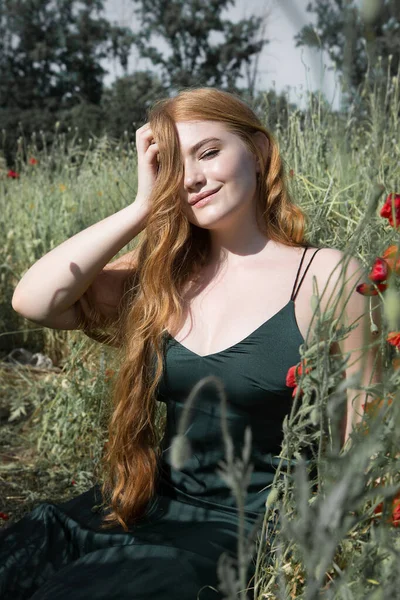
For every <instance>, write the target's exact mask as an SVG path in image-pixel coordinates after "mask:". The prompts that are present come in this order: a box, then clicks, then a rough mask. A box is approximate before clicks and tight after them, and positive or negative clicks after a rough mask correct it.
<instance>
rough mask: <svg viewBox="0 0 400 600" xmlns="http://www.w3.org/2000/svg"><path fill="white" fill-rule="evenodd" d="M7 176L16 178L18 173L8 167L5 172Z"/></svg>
mask: <svg viewBox="0 0 400 600" xmlns="http://www.w3.org/2000/svg"><path fill="white" fill-rule="evenodd" d="M7 177H9V178H10V179H18V177H19V173H16V172H15V171H13V170H12V169H10V170H9V171H8V173H7Z"/></svg>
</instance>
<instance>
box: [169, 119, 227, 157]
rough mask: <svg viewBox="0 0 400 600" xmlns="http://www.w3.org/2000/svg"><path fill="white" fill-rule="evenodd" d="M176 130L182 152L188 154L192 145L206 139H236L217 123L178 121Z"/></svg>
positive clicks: (222, 125)
mask: <svg viewBox="0 0 400 600" xmlns="http://www.w3.org/2000/svg"><path fill="white" fill-rule="evenodd" d="M176 129H177V131H178V136H179V142H180V145H181V148H182V150H183V151H184V152H189V151H190V149H191V147H192V146H193V145H194V144H196V143H197V142H200V141H201V140H203V139H206V138H213V137H215V138H220V139H221V140H226V139H227V138H230V137H232V136H233V137H236V136H235V135H234V134H233V133H231V132H229V131H228V129H227V128H226V126H225V125H224V124H223V123H221V122H219V121H178V122H177V123H176Z"/></svg>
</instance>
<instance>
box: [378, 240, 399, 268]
mask: <svg viewBox="0 0 400 600" xmlns="http://www.w3.org/2000/svg"><path fill="white" fill-rule="evenodd" d="M382 257H383V258H384V260H385V261H386V263H387V264H388V266H389V268H390V269H391V270H392V271H395V273H396V275H400V253H399V247H398V246H396V245H395V244H393V245H392V246H389V247H388V248H386V250H385V251H384V252H383V254H382Z"/></svg>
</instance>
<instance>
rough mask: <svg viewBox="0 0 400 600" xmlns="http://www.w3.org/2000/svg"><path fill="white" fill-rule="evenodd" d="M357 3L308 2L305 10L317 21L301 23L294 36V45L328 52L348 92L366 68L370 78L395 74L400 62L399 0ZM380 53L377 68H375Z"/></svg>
mask: <svg viewBox="0 0 400 600" xmlns="http://www.w3.org/2000/svg"><path fill="white" fill-rule="evenodd" d="M358 4H359V3H357V2H356V1H355V0H313V1H312V2H309V4H308V6H307V11H308V12H309V13H313V14H314V15H315V16H316V24H315V25H310V24H309V25H306V26H304V27H303V28H302V29H301V31H300V32H299V33H298V35H297V36H295V39H296V45H297V46H311V47H316V48H321V49H323V50H325V51H326V52H327V53H328V55H329V57H330V59H331V60H332V62H333V63H334V65H335V67H336V68H337V69H338V71H339V72H340V73H341V74H342V76H343V80H344V83H346V84H347V91H348V92H349V94H350V96H351V95H353V96H354V94H355V92H356V90H357V88H359V86H360V85H361V84H362V83H363V81H364V78H365V75H366V73H367V72H368V69H369V74H370V76H371V79H372V80H374V79H377V78H379V77H380V76H381V75H382V74H383V75H384V76H386V71H387V70H389V72H390V75H391V76H392V77H395V76H397V74H398V69H399V64H400V2H399V1H398V0H375V1H372V0H370V2H369V3H368V4H367V3H366V2H364V5H363V7H362V8H361V9H360V8H359V7H358ZM368 6H370V8H369V10H368ZM374 7H375V10H374ZM379 56H381V57H382V67H383V68H382V69H381V70H380V71H379V70H377V69H376V66H377V64H378V57H379ZM389 56H391V57H392V58H389Z"/></svg>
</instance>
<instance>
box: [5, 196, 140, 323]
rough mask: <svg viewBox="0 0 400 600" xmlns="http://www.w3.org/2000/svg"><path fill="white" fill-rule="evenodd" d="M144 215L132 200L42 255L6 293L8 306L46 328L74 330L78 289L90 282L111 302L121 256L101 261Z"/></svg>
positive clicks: (77, 317)
mask: <svg viewBox="0 0 400 600" xmlns="http://www.w3.org/2000/svg"><path fill="white" fill-rule="evenodd" d="M146 217H147V214H146V211H145V209H144V208H143V206H142V204H141V203H138V204H136V203H133V204H131V205H130V206H128V207H126V208H123V209H122V210H120V211H119V212H117V213H115V214H113V215H111V216H110V217H107V218H106V219H103V220H102V221H100V222H98V223H95V224H94V225H91V226H90V227H88V228H87V229H84V230H83V231H81V232H79V233H77V234H76V235H74V236H73V237H72V238H69V239H68V240H66V241H65V242H63V243H62V244H60V245H59V246H57V247H56V248H54V249H53V250H51V251H50V252H48V253H47V254H45V256H43V257H42V258H41V259H39V260H38V261H37V262H36V263H35V264H34V265H33V266H32V267H31V268H30V269H29V270H28V271H27V272H26V273H25V275H24V276H23V277H22V279H21V281H20V282H19V283H18V285H17V287H16V289H15V291H14V295H13V298H12V306H13V308H14V310H15V311H16V312H18V313H20V314H21V315H22V316H24V317H25V318H26V319H29V320H31V321H34V322H35V323H39V324H41V325H44V326H46V327H52V328H55V329H77V328H78V326H79V321H80V317H81V315H82V312H81V311H82V308H83V309H84V308H85V306H84V304H85V297H84V294H85V292H87V290H88V289H89V287H90V286H91V285H92V284H93V289H92V290H91V291H92V292H93V291H94V292H96V290H98V294H100V295H101V297H103V296H104V294H106V295H107V294H108V299H109V303H110V304H113V303H114V304H115V302H116V297H117V295H118V290H117V289H116V288H117V287H118V286H117V285H116V284H117V283H118V281H120V283H122V280H123V278H124V273H123V270H121V267H122V269H123V266H122V265H123V264H126V262H127V259H126V257H125V261H121V260H120V259H119V262H118V261H115V263H111V264H110V265H108V266H107V267H106V265H107V263H109V261H110V260H111V259H112V258H113V256H115V254H117V253H118V252H119V250H121V248H123V247H124V246H125V245H126V244H127V243H128V242H129V241H131V240H132V239H133V238H134V237H136V236H137V235H138V234H139V233H140V231H142V230H143V229H144V227H145V221H146ZM121 258H124V257H121ZM105 267H106V268H105ZM118 271H119V272H118ZM125 275H126V273H125ZM96 279H97V281H96V283H95V280H96ZM114 286H115V287H114ZM100 288H101V290H102V291H101V292H100V291H99V290H100ZM107 289H108V292H107ZM113 298H115V299H114V300H113ZM81 299H82V300H81ZM81 301H82V306H81V304H80V302H81ZM106 303H107V300H106Z"/></svg>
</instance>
